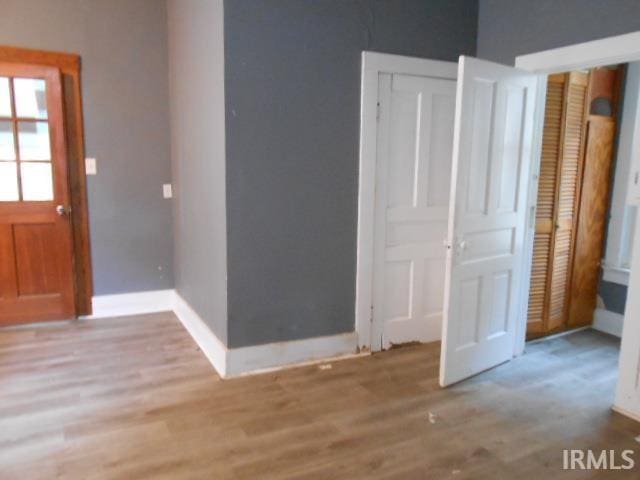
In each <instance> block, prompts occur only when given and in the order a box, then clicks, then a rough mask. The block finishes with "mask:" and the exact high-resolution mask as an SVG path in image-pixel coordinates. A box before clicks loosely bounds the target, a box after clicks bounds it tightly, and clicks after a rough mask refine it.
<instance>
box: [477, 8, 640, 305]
mask: <svg viewBox="0 0 640 480" xmlns="http://www.w3.org/2000/svg"><path fill="white" fill-rule="evenodd" d="M636 30H640V1H638V0H607V1H603V0H562V1H558V0H536V1H531V0H480V11H479V16H478V56H479V57H480V58H485V59H488V60H494V61H497V62H502V63H506V64H511V65H512V64H513V62H514V59H515V57H516V56H518V55H522V54H526V53H532V52H537V51H540V50H546V49H549V48H556V47H561V46H565V45H571V44H574V43H580V42H585V41H589V40H595V39H598V38H603V37H608V36H612V35H620V34H623V33H629V32H633V31H636ZM626 291H627V289H626V287H624V286H622V285H616V284H613V283H608V282H604V281H602V282H601V283H600V288H599V294H600V296H601V297H602V300H603V302H604V304H605V306H606V308H607V309H608V310H611V311H614V312H618V313H622V312H623V311H624V305H625V301H626Z"/></svg>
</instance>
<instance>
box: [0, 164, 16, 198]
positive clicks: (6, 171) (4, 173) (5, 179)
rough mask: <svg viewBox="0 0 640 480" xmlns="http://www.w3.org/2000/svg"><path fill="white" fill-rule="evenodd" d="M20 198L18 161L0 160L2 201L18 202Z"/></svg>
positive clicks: (0, 196) (0, 193)
mask: <svg viewBox="0 0 640 480" xmlns="http://www.w3.org/2000/svg"><path fill="white" fill-rule="evenodd" d="M18 200H19V198H18V170H17V169H16V162H0V202H17V201H18Z"/></svg>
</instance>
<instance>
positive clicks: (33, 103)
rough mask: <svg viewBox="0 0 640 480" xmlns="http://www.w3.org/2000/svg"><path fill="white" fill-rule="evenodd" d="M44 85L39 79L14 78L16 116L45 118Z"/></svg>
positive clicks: (45, 99) (45, 97) (45, 100)
mask: <svg viewBox="0 0 640 480" xmlns="http://www.w3.org/2000/svg"><path fill="white" fill-rule="evenodd" d="M45 86H46V83H45V81H44V80H40V79H39V78H15V79H14V80H13V90H14V92H15V97H16V116H17V117H27V118H47V96H46V92H45Z"/></svg>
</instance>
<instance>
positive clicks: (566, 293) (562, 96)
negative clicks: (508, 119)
mask: <svg viewBox="0 0 640 480" xmlns="http://www.w3.org/2000/svg"><path fill="white" fill-rule="evenodd" d="M624 76H625V66H623V65H615V66H609V67H601V68H595V69H591V70H581V71H573V72H567V73H560V74H554V75H550V76H549V78H548V83H547V95H546V108H545V117H544V130H543V137H542V153H541V160H540V174H539V188H538V200H537V207H536V217H535V219H536V225H535V236H534V247H533V262H532V273H531V288H530V293H529V309H528V318H527V338H537V337H542V336H546V335H550V334H555V333H559V332H563V331H566V330H571V329H575V328H579V327H585V326H589V325H591V324H592V323H593V319H594V312H595V310H596V307H597V304H598V290H599V284H600V278H601V260H602V258H603V254H604V245H605V239H606V232H607V223H608V218H609V210H610V202H611V190H612V183H613V182H612V180H613V168H614V162H615V160H614V159H615V154H616V145H617V139H618V131H619V123H620V120H619V113H620V112H621V107H622V102H623V99H622V98H621V91H622V85H623V81H624Z"/></svg>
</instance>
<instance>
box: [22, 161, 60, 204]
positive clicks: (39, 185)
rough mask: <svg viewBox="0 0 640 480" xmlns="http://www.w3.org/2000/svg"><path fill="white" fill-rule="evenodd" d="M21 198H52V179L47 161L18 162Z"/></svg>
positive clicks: (39, 199)
mask: <svg viewBox="0 0 640 480" xmlns="http://www.w3.org/2000/svg"><path fill="white" fill-rule="evenodd" d="M20 180H21V185H22V200H24V201H46V200H53V179H52V178H51V164H50V163H48V162H38V163H35V162H20Z"/></svg>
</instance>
